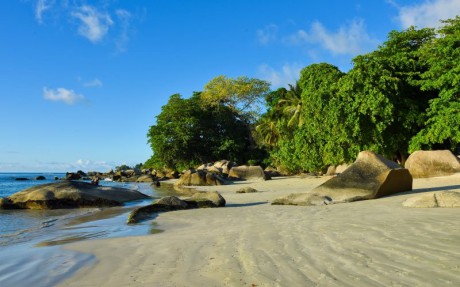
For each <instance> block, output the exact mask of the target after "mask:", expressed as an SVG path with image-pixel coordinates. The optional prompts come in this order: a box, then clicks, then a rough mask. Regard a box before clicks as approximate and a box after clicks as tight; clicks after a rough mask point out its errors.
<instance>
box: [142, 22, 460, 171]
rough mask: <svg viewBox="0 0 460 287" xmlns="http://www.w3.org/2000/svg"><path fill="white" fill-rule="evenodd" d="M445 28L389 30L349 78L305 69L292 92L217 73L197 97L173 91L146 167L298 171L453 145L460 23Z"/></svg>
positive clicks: (319, 67) (459, 118)
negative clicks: (223, 164) (223, 163)
mask: <svg viewBox="0 0 460 287" xmlns="http://www.w3.org/2000/svg"><path fill="white" fill-rule="evenodd" d="M444 24H445V25H444V26H443V27H442V28H441V29H439V30H438V31H437V33H438V35H436V31H435V30H434V29H427V28H426V29H415V28H414V27H411V28H409V29H407V30H404V31H392V32H390V33H389V34H388V38H387V41H386V42H385V43H383V44H382V45H381V46H380V47H379V48H378V49H377V50H375V51H373V52H371V53H368V54H364V55H360V56H357V57H355V58H354V59H353V68H352V69H351V70H350V71H349V72H348V73H346V74H345V73H342V72H341V71H340V70H339V69H338V68H337V67H335V66H333V65H330V64H327V63H321V64H313V65H310V66H308V67H306V68H304V69H303V70H302V72H301V74H300V78H299V80H298V81H297V82H296V83H295V85H289V87H288V89H285V88H280V89H277V90H275V91H272V92H269V91H268V83H267V82H265V81H261V80H257V79H250V78H247V77H240V78H236V79H231V78H227V77H225V76H219V77H216V78H214V79H212V80H211V81H210V82H209V83H208V84H207V85H206V86H205V87H204V91H203V93H201V94H199V93H196V94H194V95H193V96H192V97H191V98H190V99H182V98H181V97H180V96H179V95H173V96H171V98H170V100H169V102H168V104H167V105H166V106H164V107H163V108H162V113H161V114H160V115H159V116H158V117H157V124H156V125H154V126H152V127H151V128H150V130H149V134H148V136H149V143H150V144H151V147H152V150H153V151H154V155H153V157H152V158H151V159H150V160H148V161H147V162H146V163H145V164H144V165H151V166H161V167H164V166H166V167H178V166H181V167H188V165H192V164H195V163H202V162H206V161H209V160H211V159H219V158H226V159H230V160H235V161H237V162H249V163H258V162H263V163H265V164H270V165H275V166H277V167H280V168H282V169H284V170H286V171H288V172H292V173H296V172H301V171H310V172H314V171H320V170H324V169H325V167H327V166H328V165H336V164H340V163H344V162H351V161H353V160H354V159H355V157H356V155H357V154H358V153H359V152H360V151H363V150H371V151H374V152H377V153H380V154H383V155H385V156H386V157H387V158H390V159H394V160H396V159H397V160H399V161H400V162H401V163H403V162H404V161H405V158H406V157H407V155H408V152H412V151H415V150H417V149H422V148H423V149H426V148H451V149H454V148H456V147H458V146H459V144H460V128H459V127H460V96H459V95H460V17H459V16H457V17H456V18H455V19H450V20H447V21H445V23H444ZM264 98H265V104H266V108H267V111H266V112H265V114H263V115H262V116H260V114H259V108H260V106H261V105H260V101H261V100H262V99H264ZM255 144H257V146H258V147H259V148H255ZM264 151H267V152H268V154H269V157H268V158H265V159H264V156H265V155H266V154H265V152H264ZM248 159H250V161H247V160H248Z"/></svg>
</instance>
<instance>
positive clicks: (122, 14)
mask: <svg viewBox="0 0 460 287" xmlns="http://www.w3.org/2000/svg"><path fill="white" fill-rule="evenodd" d="M115 14H116V15H117V18H118V20H119V21H118V23H119V26H120V32H119V35H118V38H117V39H116V41H115V46H116V48H117V51H118V52H124V51H125V50H126V45H127V43H128V41H129V29H130V24H131V13H129V12H128V11H126V10H123V9H118V10H117V11H115Z"/></svg>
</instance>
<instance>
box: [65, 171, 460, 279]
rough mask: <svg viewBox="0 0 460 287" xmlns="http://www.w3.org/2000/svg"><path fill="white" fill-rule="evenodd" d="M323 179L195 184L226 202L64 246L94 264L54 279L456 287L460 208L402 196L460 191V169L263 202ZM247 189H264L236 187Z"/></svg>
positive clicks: (459, 273) (459, 267)
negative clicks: (309, 199)
mask: <svg viewBox="0 0 460 287" xmlns="http://www.w3.org/2000/svg"><path fill="white" fill-rule="evenodd" d="M327 179H328V178H304V179H301V178H278V179H274V180H271V181H266V182H246V183H237V184H234V185H229V186H219V187H205V188H200V189H203V190H218V191H219V192H221V194H222V195H223V196H224V197H225V198H226V200H227V207H225V208H220V209H198V210H185V211H176V212H169V213H163V214H160V215H159V216H158V217H156V219H155V221H156V223H157V227H158V228H159V229H162V230H164V232H162V233H159V234H155V235H148V236H138V237H124V238H113V239H102V240H91V241H83V242H78V243H72V244H69V245H66V246H65V249H70V250H73V251H78V252H83V253H86V254H94V255H95V257H96V259H97V263H95V264H94V265H93V266H91V267H88V268H84V269H81V270H79V271H78V272H76V274H75V275H74V276H72V277H71V278H69V279H68V280H65V281H63V282H62V283H61V284H60V285H59V286H458V283H459V282H460V224H459V222H460V209H458V208H457V209H455V208H432V209H429V208H405V207H403V206H402V202H403V201H404V200H405V199H407V198H409V197H411V196H413V195H414V194H417V193H421V192H434V191H438V190H456V191H460V174H456V175H453V176H449V177H438V178H430V179H416V180H414V190H413V191H412V192H407V193H402V194H398V195H394V196H391V197H386V198H381V199H377V200H368V201H360V202H354V203H346V204H336V205H330V206H321V207H298V206H272V205H270V202H271V201H272V200H273V199H275V198H277V197H279V196H284V195H287V194H289V193H292V192H303V191H307V190H310V189H312V188H313V187H315V186H317V185H319V184H321V183H322V182H324V181H325V180H327ZM244 186H251V187H253V188H256V189H257V190H260V191H263V192H259V193H250V194H236V193H235V191H236V190H237V189H239V188H241V187H244Z"/></svg>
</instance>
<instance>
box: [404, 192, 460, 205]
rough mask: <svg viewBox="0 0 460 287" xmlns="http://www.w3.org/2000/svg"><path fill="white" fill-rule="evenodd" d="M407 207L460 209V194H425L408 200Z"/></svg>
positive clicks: (405, 203) (405, 202)
mask: <svg viewBox="0 0 460 287" xmlns="http://www.w3.org/2000/svg"><path fill="white" fill-rule="evenodd" d="M403 206H405V207H460V192H456V191H452V190H443V191H437V192H430V193H423V194H419V195H416V196H413V197H410V198H408V199H406V201H404V202H403Z"/></svg>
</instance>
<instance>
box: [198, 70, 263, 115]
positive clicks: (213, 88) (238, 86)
mask: <svg viewBox="0 0 460 287" xmlns="http://www.w3.org/2000/svg"><path fill="white" fill-rule="evenodd" d="M269 90H270V84H269V83H268V82H266V81H262V80H259V79H253V78H248V77H238V78H236V79H232V78H228V77H226V76H218V77H216V78H214V79H212V80H211V81H210V82H209V83H207V84H206V85H205V86H204V90H203V93H202V96H201V99H202V104H203V105H205V106H213V107H218V106H221V105H223V106H227V107H228V108H230V109H231V110H232V111H234V112H236V113H237V114H238V115H240V116H241V117H243V120H244V121H246V122H248V123H252V122H254V121H255V120H256V118H257V116H258V115H259V112H260V107H261V101H262V100H263V98H264V96H265V94H266V93H267V92H268V91H269Z"/></svg>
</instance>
